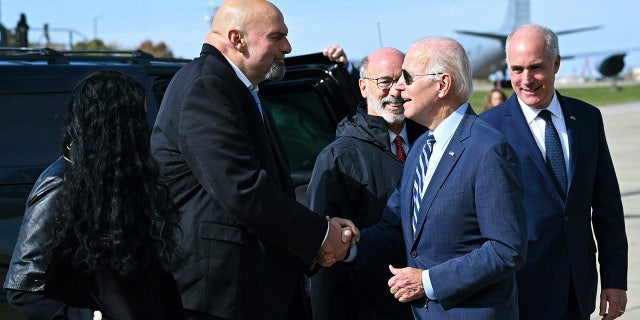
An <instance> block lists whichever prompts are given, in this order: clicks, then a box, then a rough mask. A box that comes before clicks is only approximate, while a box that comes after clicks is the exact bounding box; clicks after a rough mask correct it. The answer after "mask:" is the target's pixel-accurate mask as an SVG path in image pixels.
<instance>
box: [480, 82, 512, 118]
mask: <svg viewBox="0 0 640 320" xmlns="http://www.w3.org/2000/svg"><path fill="white" fill-rule="evenodd" d="M506 100H507V94H506V93H505V92H504V91H503V90H502V89H500V88H494V89H492V90H491V91H489V92H487V95H486V96H485V98H484V106H483V107H482V111H480V112H485V111H487V110H489V109H491V108H493V107H495V106H497V105H499V104H501V103H503V102H505V101H506Z"/></svg>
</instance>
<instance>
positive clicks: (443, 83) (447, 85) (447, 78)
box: [438, 73, 452, 98]
mask: <svg viewBox="0 0 640 320" xmlns="http://www.w3.org/2000/svg"><path fill="white" fill-rule="evenodd" d="M451 81H452V80H451V75H450V74H448V73H443V74H442V75H441V76H440V78H439V79H438V96H439V97H440V98H443V97H445V96H446V95H447V94H448V93H449V90H451V85H452V84H451Z"/></svg>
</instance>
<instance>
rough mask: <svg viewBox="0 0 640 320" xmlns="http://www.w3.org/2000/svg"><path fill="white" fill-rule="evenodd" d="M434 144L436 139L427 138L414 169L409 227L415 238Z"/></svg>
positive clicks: (430, 135)
mask: <svg viewBox="0 0 640 320" xmlns="http://www.w3.org/2000/svg"><path fill="white" fill-rule="evenodd" d="M435 143H436V139H435V138H434V137H433V135H432V134H429V135H428V136H427V143H425V145H424V147H423V148H422V152H420V159H418V166H417V167H416V179H415V180H414V181H413V219H412V222H411V226H412V227H413V237H414V239H415V236H416V227H417V225H418V214H419V213H420V204H421V203H422V198H423V197H424V194H425V192H426V191H427V183H426V180H427V179H426V178H427V165H428V164H429V158H430V157H431V151H432V150H433V145H434V144H435Z"/></svg>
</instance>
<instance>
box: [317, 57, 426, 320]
mask: <svg viewBox="0 0 640 320" xmlns="http://www.w3.org/2000/svg"><path fill="white" fill-rule="evenodd" d="M325 51H326V50H325ZM403 59H404V53H402V52H401V51H400V50H398V49H394V48H388V47H385V48H381V49H378V50H376V51H374V52H372V53H371V54H370V55H369V56H367V57H365V58H364V59H363V60H362V64H361V67H360V79H359V85H360V92H361V94H362V96H363V97H364V98H365V99H366V103H362V104H361V105H359V106H358V108H357V110H356V113H355V114H354V115H350V116H347V117H346V118H345V119H343V120H342V121H341V122H340V123H339V124H338V128H337V130H336V140H335V141H333V142H332V143H331V144H329V145H328V146H326V147H325V148H324V149H323V150H322V151H321V152H320V154H319V155H318V158H317V159H316V163H315V167H314V170H313V174H312V177H311V182H310V183H309V187H308V189H307V198H308V199H309V208H310V209H311V210H314V211H318V212H322V213H324V214H327V215H329V216H336V215H340V214H346V215H345V216H344V217H345V218H348V219H350V220H352V221H353V222H354V223H355V224H356V225H357V226H358V227H359V228H366V227H369V226H371V225H373V224H375V223H376V222H378V221H379V220H380V218H381V216H382V211H383V210H384V206H385V204H386V202H387V198H388V197H389V196H390V195H391V192H393V189H394V188H395V186H396V184H397V183H398V181H399V180H400V177H401V176H402V167H403V163H404V161H405V159H406V155H407V154H408V153H409V148H410V146H411V144H412V143H413V141H414V140H415V139H416V138H417V137H418V136H419V135H420V134H422V133H423V132H424V131H425V128H424V127H422V126H420V125H417V124H416V123H415V122H413V123H412V125H410V124H409V123H406V122H405V117H404V109H403V107H402V103H403V100H402V98H400V94H399V91H397V90H396V89H395V88H394V84H395V83H396V82H397V81H398V79H399V78H400V76H401V68H402V61H403ZM344 60H345V59H338V61H344ZM391 263H393V264H395V265H403V264H406V256H405V254H404V250H403V249H402V248H399V250H397V252H396V255H395V256H393V257H391V258H389V259H380V261H378V262H377V263H374V264H371V265H369V266H365V267H362V268H351V267H350V265H349V264H346V263H345V264H338V265H335V266H333V267H331V268H322V269H320V270H319V271H318V273H317V274H315V275H314V276H313V277H311V305H312V311H313V316H314V317H313V318H314V320H323V319H327V320H329V319H330V320H340V319H345V320H346V319H370V320H375V319H381V320H382V319H413V316H412V314H411V308H410V307H409V306H408V305H404V304H402V303H400V302H398V301H397V300H395V299H394V298H393V296H392V295H390V294H389V289H388V287H387V280H388V279H389V275H390V273H389V270H388V268H387V266H388V265H389V264H391Z"/></svg>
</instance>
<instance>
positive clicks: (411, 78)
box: [401, 69, 444, 86]
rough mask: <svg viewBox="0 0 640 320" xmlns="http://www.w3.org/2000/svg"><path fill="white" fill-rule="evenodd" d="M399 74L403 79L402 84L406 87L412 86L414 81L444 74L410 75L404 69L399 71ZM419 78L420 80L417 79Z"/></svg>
mask: <svg viewBox="0 0 640 320" xmlns="http://www.w3.org/2000/svg"><path fill="white" fill-rule="evenodd" d="M401 74H402V78H403V79H404V83H405V84H406V85H408V86H410V85H412V84H413V82H414V81H417V80H419V79H420V78H422V77H426V76H439V75H441V74H444V72H432V73H425V74H411V73H409V71H407V70H405V69H401ZM417 77H420V78H417Z"/></svg>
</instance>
